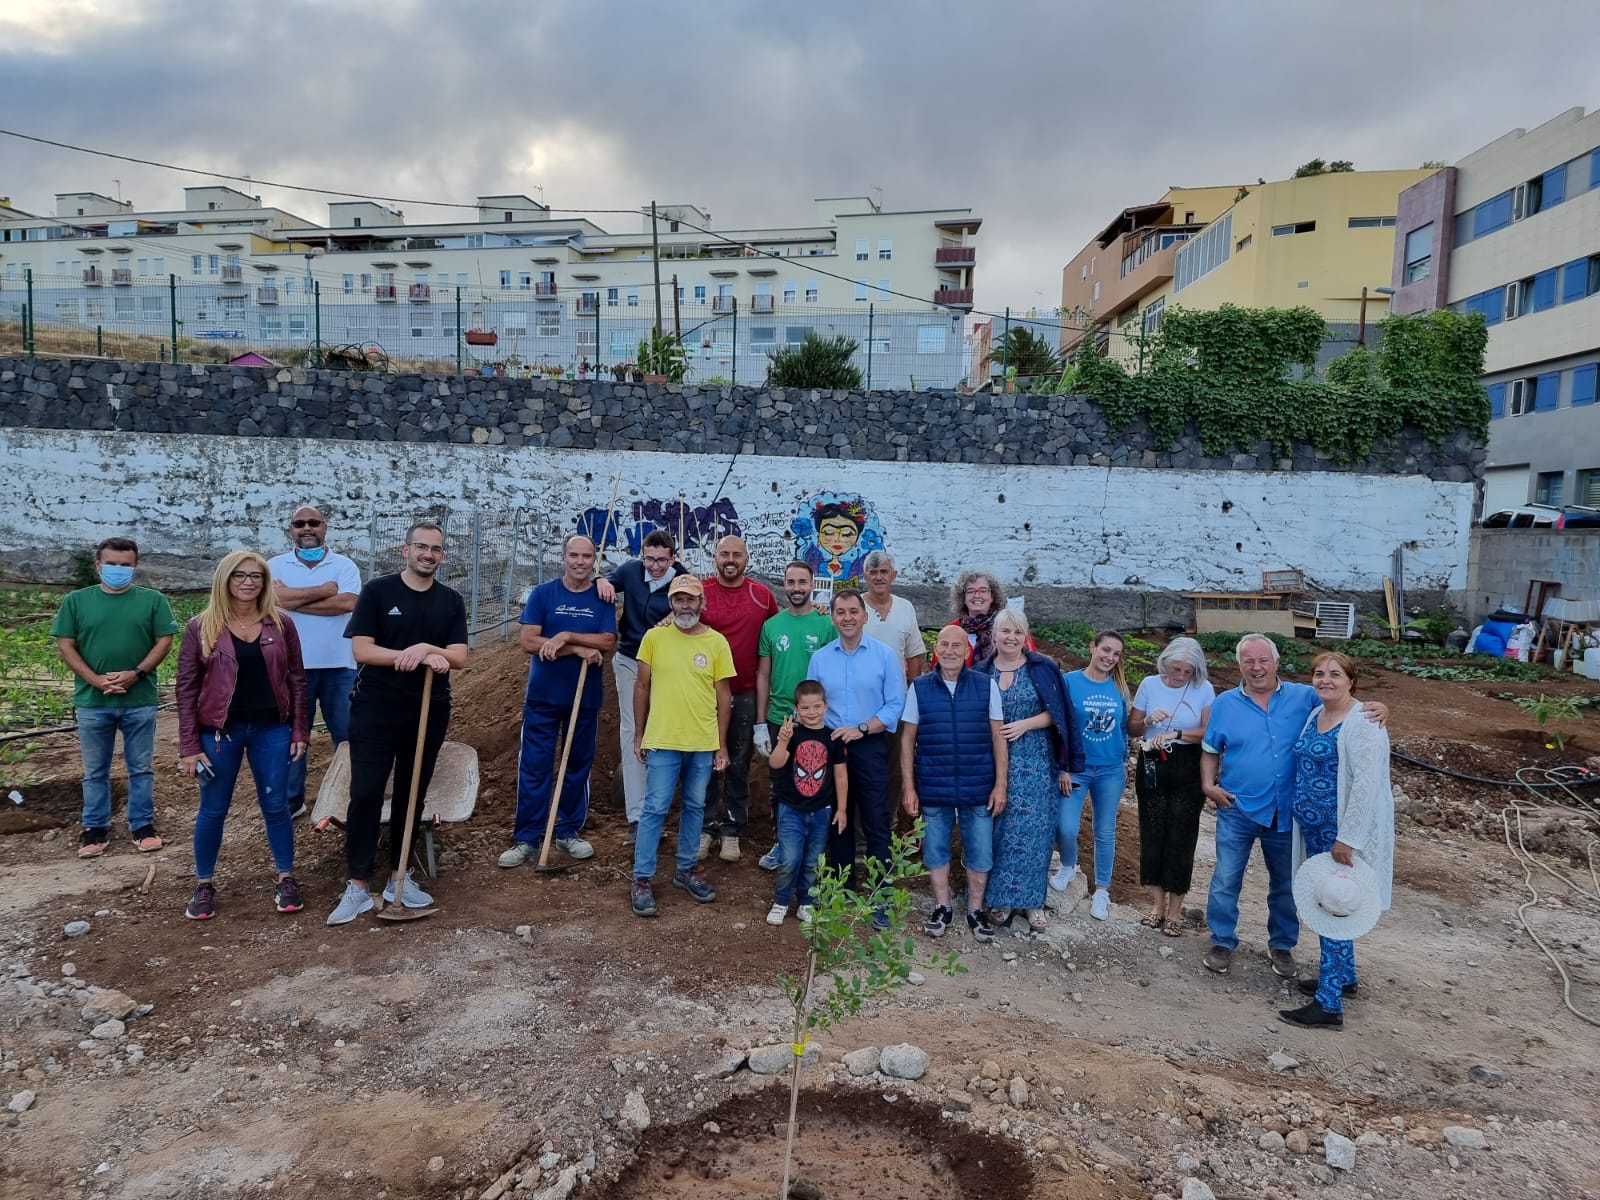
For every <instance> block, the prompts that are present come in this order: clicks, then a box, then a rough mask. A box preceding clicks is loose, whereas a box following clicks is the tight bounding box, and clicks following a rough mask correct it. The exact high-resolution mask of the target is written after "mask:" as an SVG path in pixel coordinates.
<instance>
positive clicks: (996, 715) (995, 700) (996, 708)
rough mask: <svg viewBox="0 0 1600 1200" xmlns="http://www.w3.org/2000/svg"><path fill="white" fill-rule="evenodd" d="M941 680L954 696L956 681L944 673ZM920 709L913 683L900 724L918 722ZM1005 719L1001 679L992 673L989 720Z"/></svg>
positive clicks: (907, 690)
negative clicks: (949, 678) (1001, 695)
mask: <svg viewBox="0 0 1600 1200" xmlns="http://www.w3.org/2000/svg"><path fill="white" fill-rule="evenodd" d="M935 672H936V673H937V668H935ZM939 682H940V683H942V684H944V686H945V690H946V691H948V692H949V693H950V694H951V695H952V696H954V695H955V694H956V685H955V683H954V682H952V681H951V680H948V679H946V678H945V677H944V676H943V675H940V676H939ZM920 711H921V709H920V708H919V707H918V705H917V689H916V687H915V685H913V686H911V687H908V688H906V706H905V707H904V708H903V709H901V710H900V724H902V725H906V724H911V725H915V724H917V713H918V712H920ZM1005 719H1006V718H1005V709H1004V708H1003V707H1002V706H1001V703H1000V681H999V680H998V679H996V678H994V676H992V675H991V676H990V677H989V720H991V721H1004V720H1005Z"/></svg>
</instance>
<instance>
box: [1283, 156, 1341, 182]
mask: <svg viewBox="0 0 1600 1200" xmlns="http://www.w3.org/2000/svg"><path fill="white" fill-rule="evenodd" d="M1355 169H1356V165H1355V163H1353V162H1351V161H1350V160H1349V159H1347V158H1336V159H1334V160H1333V161H1332V162H1328V161H1326V160H1325V159H1321V158H1313V159H1312V160H1311V161H1310V162H1307V163H1301V164H1300V165H1299V166H1298V167H1296V168H1295V171H1294V177H1295V178H1296V179H1309V178H1310V177H1311V176H1313V175H1342V174H1344V173H1345V172H1347V171H1354V170H1355Z"/></svg>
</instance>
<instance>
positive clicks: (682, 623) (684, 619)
mask: <svg viewBox="0 0 1600 1200" xmlns="http://www.w3.org/2000/svg"><path fill="white" fill-rule="evenodd" d="M672 623H673V624H674V625H676V626H677V627H678V628H679V629H682V630H684V631H688V630H690V629H693V628H694V627H695V626H696V625H698V624H700V614H699V613H686V612H675V613H673V614H672Z"/></svg>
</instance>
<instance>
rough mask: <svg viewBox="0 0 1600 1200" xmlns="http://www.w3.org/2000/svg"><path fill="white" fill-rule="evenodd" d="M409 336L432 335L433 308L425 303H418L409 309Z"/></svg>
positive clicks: (428, 336)
mask: <svg viewBox="0 0 1600 1200" xmlns="http://www.w3.org/2000/svg"><path fill="white" fill-rule="evenodd" d="M411 336H412V337H414V338H423V337H425V338H431V337H432V336H433V310H432V309H431V308H428V307H427V306H426V305H418V306H415V307H413V308H412V310H411Z"/></svg>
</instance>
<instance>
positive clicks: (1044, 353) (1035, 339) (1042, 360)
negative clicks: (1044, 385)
mask: <svg viewBox="0 0 1600 1200" xmlns="http://www.w3.org/2000/svg"><path fill="white" fill-rule="evenodd" d="M984 362H1003V363H1004V364H1005V365H1006V367H1007V368H1008V369H1009V368H1012V367H1015V368H1016V370H1017V374H1018V375H1021V376H1032V375H1059V374H1060V373H1061V357H1060V355H1058V354H1057V353H1056V348H1055V347H1054V346H1052V345H1051V344H1050V342H1049V339H1047V338H1045V337H1043V336H1042V335H1040V334H1036V333H1034V332H1033V331H1032V330H1030V329H1029V328H1028V327H1027V326H1025V325H1014V326H1012V327H1011V328H1010V329H1008V330H1006V333H1005V336H1004V337H1002V338H1001V339H1000V344H999V345H998V346H995V347H994V348H992V349H991V350H990V351H989V356H988V357H987V358H985V359H984Z"/></svg>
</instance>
